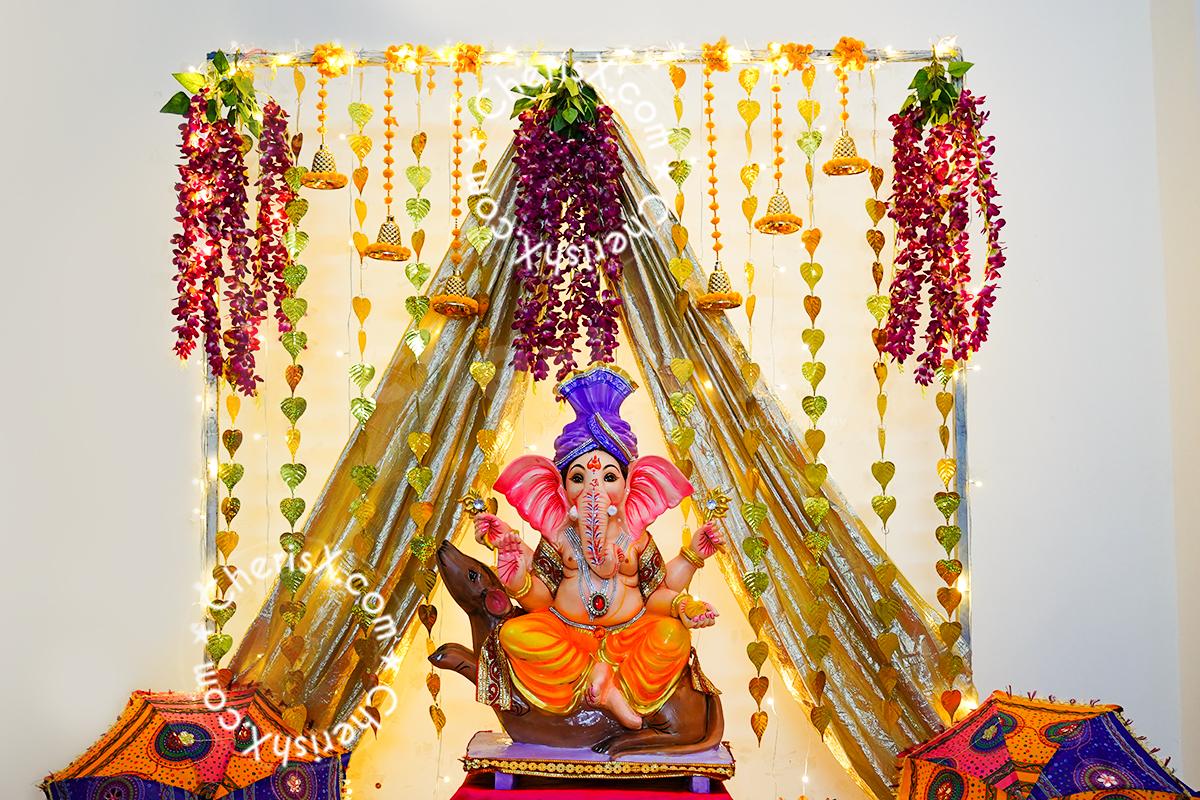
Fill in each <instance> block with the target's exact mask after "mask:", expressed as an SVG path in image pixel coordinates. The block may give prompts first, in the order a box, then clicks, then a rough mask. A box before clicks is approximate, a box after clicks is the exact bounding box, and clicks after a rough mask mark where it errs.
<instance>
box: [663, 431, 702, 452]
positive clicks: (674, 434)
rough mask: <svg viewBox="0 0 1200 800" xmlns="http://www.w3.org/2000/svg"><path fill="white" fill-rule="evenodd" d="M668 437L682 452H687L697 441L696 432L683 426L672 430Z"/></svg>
mask: <svg viewBox="0 0 1200 800" xmlns="http://www.w3.org/2000/svg"><path fill="white" fill-rule="evenodd" d="M668 436H669V437H670V439H671V441H672V442H673V443H674V444H675V446H676V447H678V448H679V449H680V450H687V449H688V448H690V447H691V446H692V444H693V443H694V442H695V441H696V431H694V430H692V429H691V428H686V427H682V426H681V427H678V428H672V429H671V432H670V433H669V434H668Z"/></svg>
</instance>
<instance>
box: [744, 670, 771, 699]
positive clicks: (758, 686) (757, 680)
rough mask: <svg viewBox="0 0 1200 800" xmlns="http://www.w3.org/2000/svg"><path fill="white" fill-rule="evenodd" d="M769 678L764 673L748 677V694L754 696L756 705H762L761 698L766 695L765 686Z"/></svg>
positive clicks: (767, 684) (768, 683)
mask: <svg viewBox="0 0 1200 800" xmlns="http://www.w3.org/2000/svg"><path fill="white" fill-rule="evenodd" d="M770 683H771V681H770V679H769V678H768V677H767V676H766V675H755V676H754V677H753V678H751V679H750V686H749V688H750V696H751V697H753V698H754V702H755V704H756V705H762V701H763V698H764V697H766V696H767V687H768V686H770Z"/></svg>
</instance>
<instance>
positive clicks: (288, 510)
mask: <svg viewBox="0 0 1200 800" xmlns="http://www.w3.org/2000/svg"><path fill="white" fill-rule="evenodd" d="M279 512H280V513H281V514H283V518H284V519H286V520H287V521H288V524H289V525H292V526H295V524H296V520H298V519H300V515H301V514H303V513H304V498H303V497H285V498H283V499H282V500H280V501H279Z"/></svg>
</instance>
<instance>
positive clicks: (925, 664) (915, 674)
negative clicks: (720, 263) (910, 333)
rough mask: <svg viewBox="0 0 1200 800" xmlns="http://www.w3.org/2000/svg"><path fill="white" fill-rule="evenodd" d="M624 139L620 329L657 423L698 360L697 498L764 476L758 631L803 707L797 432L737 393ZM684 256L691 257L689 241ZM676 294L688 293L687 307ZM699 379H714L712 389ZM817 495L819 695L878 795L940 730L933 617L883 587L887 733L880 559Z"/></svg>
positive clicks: (847, 516)
mask: <svg viewBox="0 0 1200 800" xmlns="http://www.w3.org/2000/svg"><path fill="white" fill-rule="evenodd" d="M622 144H623V153H622V154H623V158H624V161H625V184H626V191H625V193H624V198H623V201H624V203H625V215H626V217H627V218H630V217H631V215H633V214H635V213H636V210H637V209H638V208H641V209H642V213H641V215H640V217H641V222H642V225H643V226H644V230H643V231H640V232H641V233H642V234H643V235H641V236H634V237H632V239H631V249H630V251H629V252H628V253H627V254H626V257H625V272H624V280H623V285H622V297H623V301H624V312H623V313H624V319H623V324H624V330H625V332H626V334H627V335H628V337H629V339H630V341H631V342H632V344H633V349H634V352H635V353H636V355H637V359H638V365H639V367H640V370H641V373H642V379H643V385H644V386H645V387H646V388H647V390H648V392H649V393H650V395H651V397H652V399H653V401H654V405H655V408H656V409H657V411H658V415H659V420H660V422H661V424H662V427H663V430H664V432H665V431H668V430H670V429H671V428H674V427H676V426H677V425H678V424H679V423H678V422H677V419H676V416H675V412H674V411H673V410H672V408H671V405H670V403H669V401H668V395H669V394H670V392H672V391H674V390H675V388H676V385H675V379H674V376H673V375H672V373H671V371H670V369H669V363H670V360H671V359H672V358H677V357H682V358H688V359H690V360H691V361H692V362H693V364H694V365H695V370H696V371H695V377H694V378H693V379H692V383H691V386H692V387H693V388H694V389H695V391H693V394H694V395H695V396H696V398H697V400H698V403H697V406H696V410H695V411H693V412H692V413H691V414H690V415H689V421H690V422H691V423H692V424H693V425H694V427H695V428H696V441H695V444H693V445H692V447H691V449H690V451H689V457H690V458H691V460H692V461H693V463H694V464H695V471H694V473H693V474H692V478H691V479H692V483H693V484H694V485H695V486H696V490H697V493H698V494H699V493H703V492H704V491H705V490H707V489H717V488H723V489H725V490H729V489H730V488H731V487H736V489H737V493H739V494H741V493H744V492H746V490H747V482H746V475H747V473H748V471H749V470H750V469H751V468H755V469H757V470H758V472H759V474H760V476H761V480H762V482H761V484H760V488H759V497H760V498H761V499H765V501H766V503H767V506H768V508H769V513H768V516H767V519H766V521H765V522H764V524H763V529H764V530H765V531H766V536H767V538H768V539H769V541H770V543H771V546H770V549H769V551H768V554H767V571H768V573H769V574H770V576H771V588H770V589H769V590H768V591H767V593H766V594H765V595H764V596H763V598H762V600H763V604H764V605H765V606H766V608H767V611H768V613H769V619H770V624H769V625H768V626H767V627H766V628H764V635H765V636H766V637H767V638H768V639H769V643H770V644H771V645H772V647H771V654H772V659H773V661H774V663H775V665H776V667H777V668H778V670H779V672H780V674H781V675H782V676H783V678H784V682H785V683H786V684H787V687H788V690H789V691H790V692H791V693H792V695H793V696H794V697H795V698H796V699H797V700H799V701H800V702H802V703H806V704H811V695H810V693H809V689H808V685H807V681H806V679H807V678H808V676H809V675H810V674H811V673H812V672H813V670H814V669H815V667H816V665H815V664H814V662H813V661H812V660H811V658H810V657H809V655H808V653H807V651H806V648H805V646H804V644H805V640H806V639H807V637H808V636H810V635H812V634H814V633H816V632H817V631H816V626H815V625H813V624H812V622H810V621H809V620H807V619H805V616H804V614H803V613H802V611H801V609H803V608H805V607H806V606H808V605H809V604H811V603H812V602H813V601H814V600H815V599H816V595H815V594H814V592H813V591H812V589H811V588H810V587H809V585H808V584H807V582H806V580H805V578H804V570H805V568H806V567H809V566H811V565H812V564H813V559H812V556H811V555H810V553H809V551H808V549H807V548H806V547H805V545H804V541H803V540H804V534H805V532H806V531H808V530H811V528H812V525H811V524H810V522H809V521H808V519H807V518H806V517H805V515H804V511H803V505H802V504H803V499H804V497H805V495H806V494H807V490H806V489H805V488H803V487H804V484H803V482H802V479H801V478H800V475H801V474H802V470H803V467H804V465H805V463H807V461H808V455H807V454H806V452H805V450H804V449H803V447H802V446H801V443H800V442H801V435H800V433H799V432H798V431H797V428H796V427H795V425H794V424H793V423H792V421H791V420H790V419H789V417H788V415H787V413H786V411H785V410H784V409H783V407H782V406H781V405H780V404H779V401H778V400H777V399H776V398H775V396H774V394H773V393H772V392H771V390H770V389H769V388H768V387H767V385H766V384H765V383H764V382H762V381H761V380H756V381H755V382H754V384H753V386H752V388H747V384H746V380H745V379H744V378H743V373H742V367H743V365H745V364H747V362H748V361H749V359H748V357H747V353H746V349H745V347H744V346H743V345H742V343H741V341H740V340H739V338H738V336H737V334H736V333H735V332H734V330H733V327H732V326H731V325H730V323H729V321H728V320H727V319H726V317H725V315H724V314H720V313H718V314H709V313H705V312H702V311H700V310H698V309H697V308H696V306H695V305H694V302H692V301H694V298H695V296H696V295H697V294H699V293H700V292H702V291H703V285H702V284H701V281H702V280H703V274H702V273H701V271H700V270H699V269H697V270H696V271H695V273H694V274H693V276H692V277H691V278H690V279H689V280H688V281H687V285H686V288H687V292H686V294H685V293H683V292H681V290H680V289H679V286H678V284H677V283H676V281H675V278H674V277H673V276H672V275H671V271H670V268H669V260H670V258H671V255H670V254H671V253H673V252H674V249H673V248H674V245H673V242H672V240H671V227H672V225H673V224H674V222H675V219H674V217H673V216H672V215H671V214H670V211H669V210H668V209H667V208H666V206H665V204H664V203H663V202H662V200H661V198H660V199H657V200H652V201H648V202H647V201H646V200H645V198H647V197H650V196H652V195H654V194H655V193H656V191H657V189H656V188H655V185H654V183H653V182H652V181H651V179H650V177H649V176H648V174H647V172H646V170H645V169H644V167H643V166H642V159H641V158H640V156H639V155H638V153H637V149H636V145H635V144H633V142H632V141H631V140H630V139H629V137H628V135H625V136H624V137H623V142H622ZM639 204H640V205H639ZM688 257H689V258H690V259H691V261H692V263H693V264H699V261H698V260H697V259H696V256H695V254H694V253H693V252H692V251H691V250H690V247H689V250H688ZM687 295H690V299H688V301H687V302H685V297H686V296H687ZM863 335H866V332H865V331H864V332H863ZM705 380H708V381H710V382H711V384H712V388H711V389H709V388H708V387H707V384H705V383H704V381H705ZM701 387H703V388H701ZM697 421H702V422H698V423H697ZM751 429H757V430H758V431H760V432H761V433H762V434H763V436H762V437H761V442H762V444H761V445H760V446H759V447H758V448H757V449H756V450H755V451H753V454H752V452H751V450H750V448H749V447H748V446H747V445H746V443H745V440H744V434H745V432H746V431H749V430H751ZM824 495H825V497H826V498H827V499H828V500H829V503H830V507H831V511H830V513H829V515H828V516H827V517H826V521H825V523H824V528H825V530H826V531H827V532H828V534H829V536H830V544H829V547H828V548H827V550H826V557H825V558H823V559H822V563H823V564H825V566H827V567H828V569H829V572H830V576H831V577H830V583H829V587H828V588H827V590H826V591H827V592H829V593H831V594H832V595H833V598H834V599H833V600H832V602H831V603H830V606H831V609H830V613H829V616H828V620H827V624H828V628H829V632H830V633H831V634H832V637H833V646H832V649H831V650H830V653H829V655H828V656H826V658H825V659H824V660H823V661H822V662H821V665H822V666H823V667H824V668H825V671H826V673H827V674H828V684H827V686H826V688H825V695H826V697H827V699H828V701H829V703H830V704H831V706H832V708H833V712H834V719H833V722H832V723H831V725H830V727H829V729H828V730H827V731H826V735H825V738H826V742H827V744H828V745H829V746H830V748H831V749H832V750H833V752H834V755H835V756H836V757H837V758H838V760H839V761H840V762H841V763H842V764H843V766H845V767H846V768H847V769H848V770H849V771H850V773H851V774H852V775H854V776H855V777H856V778H857V780H858V782H859V783H860V785H861V786H862V787H863V788H864V789H865V790H866V791H867V792H868V793H870V794H872V795H874V796H875V797H879V798H882V797H889V796H891V795H892V793H893V792H892V789H891V784H892V783H893V782H894V780H895V775H896V772H895V757H896V753H898V752H899V751H900V750H902V749H904V748H906V747H908V746H909V745H911V744H914V743H916V742H920V741H923V740H924V739H926V738H927V737H929V736H930V735H931V734H933V733H934V732H936V731H938V730H940V729H941V728H942V727H943V725H942V722H941V720H940V718H939V717H938V713H937V711H936V709H935V707H934V704H933V703H934V701H933V698H934V697H935V696H936V694H938V693H940V692H941V691H942V690H943V689H945V688H947V687H946V686H945V681H944V680H943V679H942V678H941V677H940V676H939V675H938V673H937V663H938V656H939V651H940V647H941V645H940V643H939V642H938V641H937V638H936V630H937V624H938V621H939V618H938V615H937V613H936V612H935V611H934V610H933V609H932V607H930V606H929V604H928V603H926V602H925V601H924V600H923V599H922V598H921V597H920V595H919V594H918V593H917V592H916V590H915V589H914V588H913V587H912V585H911V584H910V583H909V582H908V581H907V580H906V579H904V578H903V577H899V578H897V580H896V584H895V585H894V587H893V591H894V594H895V595H896V597H897V599H898V600H899V601H900V613H899V614H898V616H897V619H896V630H897V633H898V634H899V636H900V642H901V644H900V650H899V651H898V652H897V656H898V658H897V661H898V665H899V667H898V668H899V669H900V672H901V679H900V683H899V685H898V688H897V701H898V702H899V704H900V709H901V714H900V720H899V723H898V725H897V730H896V731H894V732H889V731H888V730H887V729H886V728H885V726H884V725H883V723H882V721H881V716H880V710H881V698H882V697H883V690H882V688H881V687H880V684H879V681H878V679H877V673H878V670H879V669H880V667H882V666H884V665H885V664H887V663H888V662H887V660H886V659H884V658H883V657H882V655H881V653H880V652H879V649H878V647H877V645H876V643H875V637H876V636H877V635H878V634H880V633H882V632H883V631H884V628H883V626H882V625H881V624H880V622H879V620H878V619H877V618H876V617H875V615H874V612H873V605H874V602H875V599H876V598H878V597H879V596H880V595H881V593H882V591H881V589H882V587H881V586H880V585H879V582H878V579H877V578H876V577H875V569H874V567H875V565H877V564H879V563H880V562H881V561H883V560H884V559H885V555H884V553H883V550H882V548H880V547H879V545H878V543H877V542H876V541H875V539H874V538H873V537H872V536H871V534H870V532H869V531H868V530H867V528H866V526H865V525H863V523H862V521H861V520H860V519H859V518H858V517H857V516H855V514H854V512H853V511H852V510H851V509H850V508H849V506H848V504H847V502H846V499H845V497H843V496H842V495H841V493H839V492H838V491H837V489H836V488H835V484H834V482H833V481H832V480H827V481H826V482H825V485H824ZM725 524H726V526H727V528H728V530H729V532H730V533H731V534H732V538H733V539H734V541H735V542H737V543H740V542H741V541H742V540H743V539H744V538H745V537H746V536H748V535H750V529H749V527H748V526H747V525H746V523H745V521H744V520H743V519H742V518H741V516H740V515H738V514H737V513H736V512H734V513H731V514H730V515H729V516H728V517H727V518H726V521H725ZM720 564H721V568H722V571H723V572H724V574H725V577H726V580H727V582H728V583H729V585H730V587H731V589H732V590H733V593H734V595H735V596H736V597H737V598H738V602H739V603H740V604H741V605H742V608H743V611H747V610H748V609H749V608H750V606H751V605H752V604H753V600H752V598H751V597H750V595H749V594H748V593H747V592H746V590H745V588H744V586H743V584H742V580H741V576H742V574H743V572H744V571H745V570H746V569H747V568H748V562H747V561H746V559H745V556H744V554H743V552H742V550H741V549H740V547H737V546H731V547H729V548H727V551H726V553H725V554H724V555H723V556H722V557H721V558H720ZM960 652H962V653H964V655H965V651H962V650H960ZM967 677H968V679H969V677H970V675H969V674H968V676H967Z"/></svg>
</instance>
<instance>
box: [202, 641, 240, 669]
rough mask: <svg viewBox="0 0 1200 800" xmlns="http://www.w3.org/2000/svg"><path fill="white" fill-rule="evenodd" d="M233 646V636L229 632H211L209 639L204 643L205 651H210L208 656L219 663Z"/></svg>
mask: <svg viewBox="0 0 1200 800" xmlns="http://www.w3.org/2000/svg"><path fill="white" fill-rule="evenodd" d="M232 647H233V637H232V636H230V635H229V634H228V633H214V634H210V635H209V637H208V641H207V642H206V643H205V645H204V652H206V653H208V657H209V658H211V659H212V660H213V663H214V664H215V663H217V662H218V661H220V660H221V659H222V658H224V657H225V654H226V653H228V652H229V651H230V649H231V648H232Z"/></svg>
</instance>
